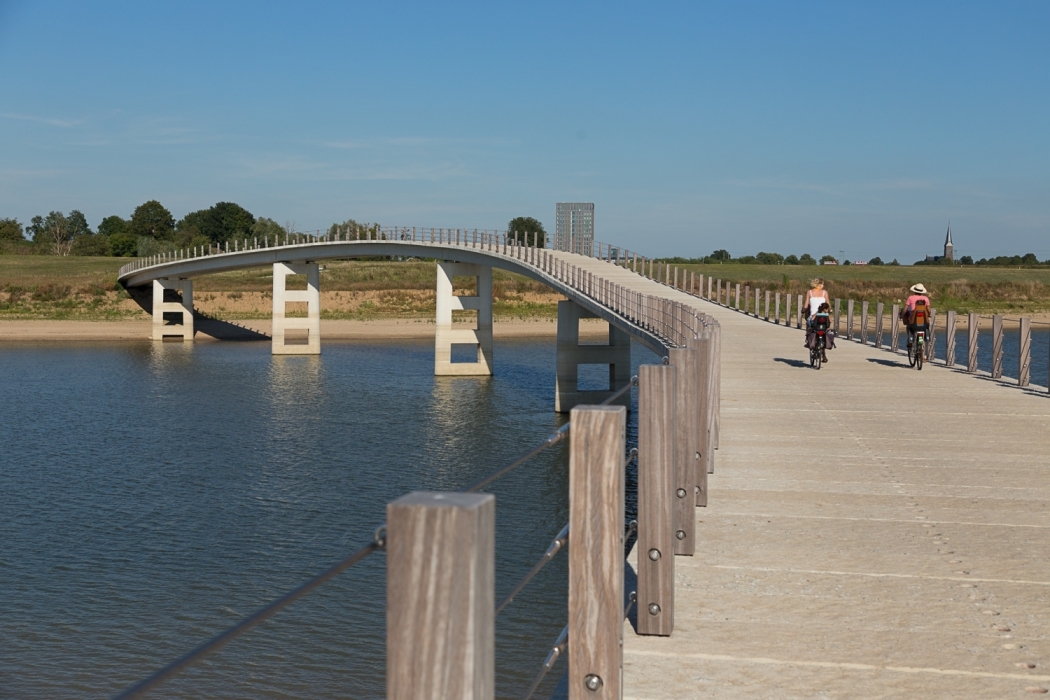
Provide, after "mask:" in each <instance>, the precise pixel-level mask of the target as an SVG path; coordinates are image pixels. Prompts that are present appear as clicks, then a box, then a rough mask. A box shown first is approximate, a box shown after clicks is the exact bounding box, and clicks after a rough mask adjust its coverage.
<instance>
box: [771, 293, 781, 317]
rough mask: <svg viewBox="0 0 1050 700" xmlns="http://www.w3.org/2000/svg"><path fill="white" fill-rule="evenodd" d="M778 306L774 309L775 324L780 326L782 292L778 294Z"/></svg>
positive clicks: (776, 302)
mask: <svg viewBox="0 0 1050 700" xmlns="http://www.w3.org/2000/svg"><path fill="white" fill-rule="evenodd" d="M774 303H775V304H776V306H774V307H773V323H775V324H777V325H780V292H777V295H776V301H775V302H774Z"/></svg>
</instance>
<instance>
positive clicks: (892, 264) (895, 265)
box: [890, 258, 901, 267]
mask: <svg viewBox="0 0 1050 700" xmlns="http://www.w3.org/2000/svg"><path fill="white" fill-rule="evenodd" d="M890 265H891V266H892V267H900V265H901V264H900V263H899V262H897V258H894V259H893V262H891V263H890Z"/></svg>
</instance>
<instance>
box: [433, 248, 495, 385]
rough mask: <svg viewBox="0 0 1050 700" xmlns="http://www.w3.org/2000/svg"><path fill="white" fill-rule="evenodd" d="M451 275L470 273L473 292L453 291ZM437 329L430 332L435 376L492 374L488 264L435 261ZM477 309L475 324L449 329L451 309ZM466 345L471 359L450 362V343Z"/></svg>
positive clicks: (490, 271)
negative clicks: (473, 355)
mask: <svg viewBox="0 0 1050 700" xmlns="http://www.w3.org/2000/svg"><path fill="white" fill-rule="evenodd" d="M454 277H473V278H474V279H475V281H476V291H475V294H474V295H473V296H457V295H456V294H455V293H454V290H453V285H452V279H453V278H454ZM436 301H437V303H436V306H437V319H436V321H437V329H436V332H435V333H434V374H435V375H437V376H470V375H485V374H492V268H491V267H488V266H486V265H474V264H469V263H453V262H439V263H438V264H437V300H436ZM466 310H473V311H476V312H477V326H476V327H475V328H473V329H469V328H468V329H459V328H456V329H453V328H452V312H453V311H466ZM453 345H470V346H473V347H474V348H476V351H477V356H476V357H477V359H476V360H475V361H474V362H453V361H452V346H453Z"/></svg>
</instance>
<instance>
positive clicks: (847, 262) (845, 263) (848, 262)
mask: <svg viewBox="0 0 1050 700" xmlns="http://www.w3.org/2000/svg"><path fill="white" fill-rule="evenodd" d="M842 264H843V265H852V264H853V263H851V262H850V261H849V260H844V261H842Z"/></svg>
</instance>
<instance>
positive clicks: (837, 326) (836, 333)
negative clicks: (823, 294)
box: [835, 299, 842, 335]
mask: <svg viewBox="0 0 1050 700" xmlns="http://www.w3.org/2000/svg"><path fill="white" fill-rule="evenodd" d="M840 301H842V300H841V299H836V300H835V335H838V334H839V302H840Z"/></svg>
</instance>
